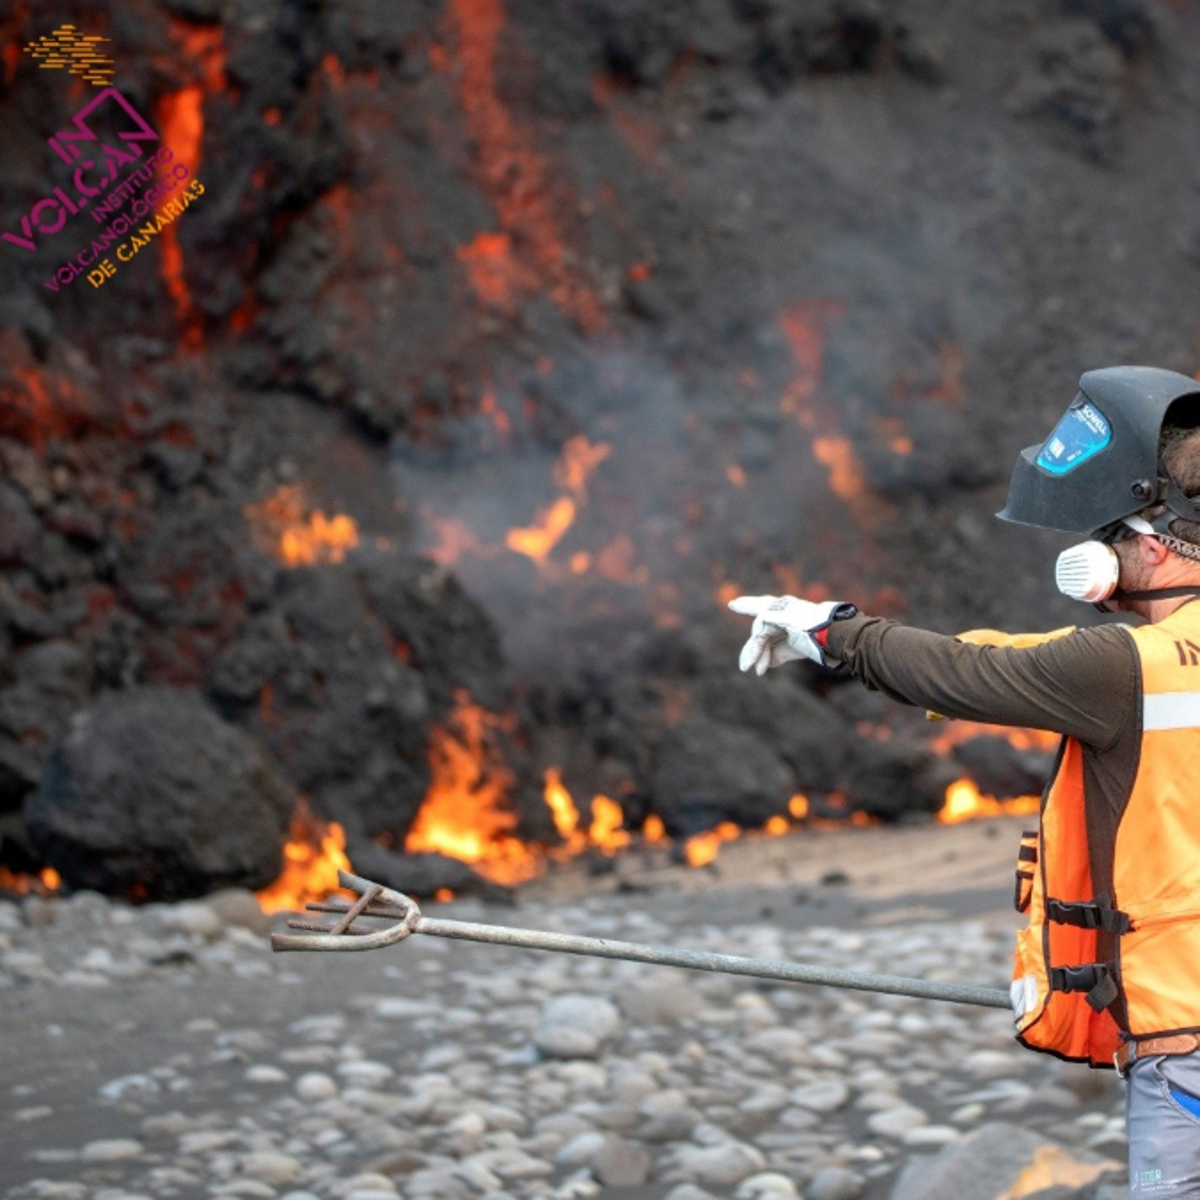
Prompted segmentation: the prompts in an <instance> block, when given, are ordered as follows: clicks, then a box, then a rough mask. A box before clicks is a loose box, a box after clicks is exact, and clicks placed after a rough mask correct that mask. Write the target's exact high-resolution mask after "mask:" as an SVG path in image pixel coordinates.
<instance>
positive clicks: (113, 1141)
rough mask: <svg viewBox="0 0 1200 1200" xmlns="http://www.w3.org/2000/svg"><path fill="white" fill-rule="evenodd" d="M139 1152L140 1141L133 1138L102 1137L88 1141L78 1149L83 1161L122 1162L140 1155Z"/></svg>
mask: <svg viewBox="0 0 1200 1200" xmlns="http://www.w3.org/2000/svg"><path fill="white" fill-rule="evenodd" d="M141 1153H142V1143H141V1142H138V1141H135V1140H134V1139H133V1138H102V1139H100V1140H99V1141H95V1142H88V1143H87V1145H86V1146H84V1148H83V1149H82V1150H81V1151H80V1155H81V1157H82V1158H83V1161H84V1162H95V1163H106V1162H124V1161H125V1160H126V1159H130V1158H139V1157H141Z"/></svg>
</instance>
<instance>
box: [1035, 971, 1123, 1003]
mask: <svg viewBox="0 0 1200 1200" xmlns="http://www.w3.org/2000/svg"><path fill="white" fill-rule="evenodd" d="M1049 978H1050V990H1051V991H1054V992H1087V996H1086V997H1085V999H1086V1000H1087V1002H1088V1006H1089V1007H1090V1008H1092V1009H1093V1010H1095V1011H1096V1012H1103V1011H1104V1010H1105V1009H1106V1008H1107V1007H1108V1006H1109V1005H1110V1004H1111V1003H1112V1002H1113V1001H1114V1000H1115V999H1116V998H1117V997H1118V996H1119V995H1120V994H1121V993H1120V989H1119V988H1118V987H1117V982H1116V980H1115V979H1114V978H1113V973H1112V969H1111V967H1110V966H1109V965H1108V963H1081V964H1080V965H1079V966H1077V967H1051V968H1050V971H1049Z"/></svg>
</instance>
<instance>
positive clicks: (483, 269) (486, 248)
mask: <svg viewBox="0 0 1200 1200" xmlns="http://www.w3.org/2000/svg"><path fill="white" fill-rule="evenodd" d="M455 254H456V255H457V257H458V261H459V262H460V263H462V264H463V266H464V267H466V269H467V275H468V277H469V279H470V281H471V287H472V288H473V289H474V291H475V294H476V296H478V297H479V299H480V300H481V301H483V303H484V304H487V305H490V306H491V307H493V308H498V309H502V310H503V311H505V312H511V311H512V309H513V305H514V298H515V294H516V293H517V292H519V291H523V290H527V289H532V288H534V287H536V279H531V278H530V274H529V271H528V270H527V269H526V268H525V267H524V265H523V264H522V263H521V262H520V261H519V260H518V259H517V258H516V256H515V255H514V254H513V245H512V238H511V237H510V236H509V235H508V234H507V233H477V234H476V235H475V237H474V238H472V240H471V241H470V242H468V243H467V244H466V245H465V246H459V247H458V249H457V250H456V251H455Z"/></svg>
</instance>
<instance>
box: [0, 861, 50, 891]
mask: <svg viewBox="0 0 1200 1200" xmlns="http://www.w3.org/2000/svg"><path fill="white" fill-rule="evenodd" d="M61 887H62V877H61V876H60V875H59V873H58V872H57V871H56V870H55V869H54V868H53V867H43V868H42V869H41V870H40V871H39V872H38V873H37V874H36V875H26V874H24V873H22V872H19V871H10V870H9V869H8V867H0V892H9V893H12V894H14V895H18V896H31V895H32V896H51V895H53V894H54V893H55V892H57V891H58V890H59V888H61Z"/></svg>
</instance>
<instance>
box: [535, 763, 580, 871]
mask: <svg viewBox="0 0 1200 1200" xmlns="http://www.w3.org/2000/svg"><path fill="white" fill-rule="evenodd" d="M544 778H545V781H546V787H545V791H544V792H543V795H544V796H545V798H546V803H547V805H549V807H550V812H551V814H552V816H553V817H554V828H555V829H557V830H558V832H559V835H560V836H561V837H562V840H563V844H564V846H565V847H566V848H567V849H568V850H571V851H573V850H575V849H576V848H578V847H582V846H583V845H584V844H585V843H586V841H587V839H586V837H585V836H584V834H583V831H582V830H581V829H580V828H579V810H578V809H577V808H576V807H575V802H574V801H573V800H572V799H571V793H570V792H568V791H567V789H566V788H565V787H563V782H562V775H561V773H560V772H559V769H558V768H557V767H547V768H546V773H545V776H544Z"/></svg>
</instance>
